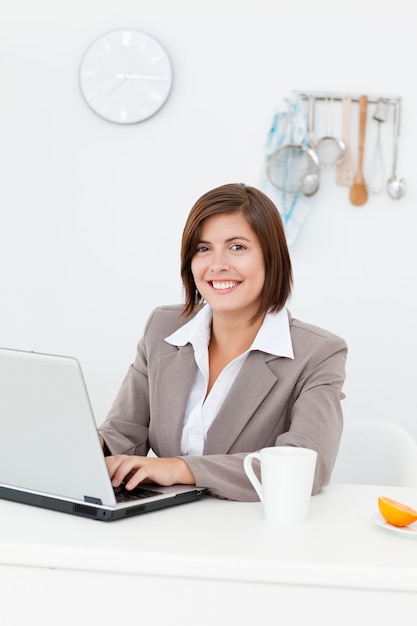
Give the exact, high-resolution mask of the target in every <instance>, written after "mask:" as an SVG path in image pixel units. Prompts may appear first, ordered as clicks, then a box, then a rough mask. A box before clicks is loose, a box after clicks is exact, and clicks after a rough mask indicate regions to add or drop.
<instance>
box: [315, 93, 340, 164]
mask: <svg viewBox="0 0 417 626" xmlns="http://www.w3.org/2000/svg"><path fill="white" fill-rule="evenodd" d="M326 104H327V115H326V130H325V132H326V134H325V136H324V137H321V139H319V140H318V142H317V146H316V152H317V156H318V157H319V161H320V163H321V164H322V165H324V166H325V167H329V168H330V167H333V166H334V165H337V164H338V163H340V162H341V161H342V159H343V157H344V156H345V151H346V145H345V142H344V141H342V139H337V138H336V137H334V136H333V121H334V120H333V114H334V101H333V99H330V98H328V99H327V101H326Z"/></svg>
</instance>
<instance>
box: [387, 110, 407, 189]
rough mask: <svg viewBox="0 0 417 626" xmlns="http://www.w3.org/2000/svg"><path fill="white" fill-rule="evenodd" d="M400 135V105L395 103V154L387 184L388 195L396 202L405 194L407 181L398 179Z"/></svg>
mask: <svg viewBox="0 0 417 626" xmlns="http://www.w3.org/2000/svg"><path fill="white" fill-rule="evenodd" d="M399 134H400V103H399V101H398V102H396V103H395V110H394V143H393V145H394V148H393V150H394V154H393V160H392V173H391V178H389V179H388V182H387V191H388V194H389V195H390V196H391V198H393V199H394V200H399V199H400V198H401V197H402V196H403V195H404V194H405V180H404V178H397V153H398V137H399Z"/></svg>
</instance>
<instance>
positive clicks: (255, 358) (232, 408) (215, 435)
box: [204, 351, 277, 454]
mask: <svg viewBox="0 0 417 626" xmlns="http://www.w3.org/2000/svg"><path fill="white" fill-rule="evenodd" d="M276 358H277V357H274V356H272V355H268V354H265V353H263V352H257V351H254V352H251V353H250V354H249V355H248V358H247V359H246V361H245V363H244V365H243V367H242V369H241V370H240V372H239V374H238V376H237V378H236V380H235V382H234V384H233V386H232V388H231V389H230V391H229V393H228V395H227V397H226V399H225V401H224V403H223V404H222V406H221V407H220V410H219V412H218V414H217V416H216V419H215V420H214V422H213V424H212V425H211V427H210V429H209V431H208V433H207V439H206V445H205V448H204V454H227V453H228V452H229V450H230V448H231V447H232V445H233V443H234V442H235V440H236V439H237V437H238V436H239V435H240V433H241V432H242V430H243V428H244V427H245V426H246V424H247V423H248V421H249V420H250V418H251V416H252V415H253V413H254V412H255V411H256V409H257V408H258V407H259V406H260V404H261V402H262V400H263V399H264V398H265V396H266V395H267V394H268V393H269V391H270V390H271V388H272V387H273V386H274V385H275V384H276V382H277V377H276V376H275V374H274V373H273V372H272V371H271V370H270V368H269V367H268V365H267V361H270V360H271V359H276ZM248 391H249V393H248Z"/></svg>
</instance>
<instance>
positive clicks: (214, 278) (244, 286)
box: [191, 212, 265, 318]
mask: <svg viewBox="0 0 417 626" xmlns="http://www.w3.org/2000/svg"><path fill="white" fill-rule="evenodd" d="M191 271H192V273H193V277H194V281H195V284H196V287H197V289H198V291H199V292H200V294H201V296H202V297H203V298H204V300H205V301H206V302H207V303H208V304H210V306H211V307H212V309H213V313H238V314H239V315H245V316H247V317H248V318H250V317H252V316H254V315H255V314H256V313H257V311H258V308H259V301H260V296H261V293H262V289H263V286H264V282H265V264H264V258H263V254H262V249H261V246H260V243H259V240H258V237H257V235H256V234H255V233H254V231H253V230H252V228H251V227H250V226H249V224H248V222H247V220H246V218H245V216H244V215H243V214H242V213H240V212H233V213H223V214H220V215H213V216H212V217H208V218H207V219H205V220H204V221H203V223H202V226H201V234H200V241H199V243H198V244H197V249H196V251H195V254H194V257H193V259H192V261H191Z"/></svg>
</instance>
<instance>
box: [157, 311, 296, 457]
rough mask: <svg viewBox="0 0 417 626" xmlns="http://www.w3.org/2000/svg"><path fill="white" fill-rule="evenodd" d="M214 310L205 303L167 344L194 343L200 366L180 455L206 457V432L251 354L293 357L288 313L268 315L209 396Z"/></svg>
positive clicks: (281, 312)
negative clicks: (209, 358)
mask: <svg viewBox="0 0 417 626" xmlns="http://www.w3.org/2000/svg"><path fill="white" fill-rule="evenodd" d="M211 320H212V310H211V307H210V306H209V305H208V304H206V305H205V306H204V307H203V308H202V309H201V310H200V311H199V312H198V313H197V315H196V316H195V317H193V319H192V320H190V321H189V322H187V324H184V326H182V327H181V328H179V329H178V330H177V331H175V332H174V333H173V334H172V335H170V336H169V337H165V341H166V342H167V343H170V344H171V345H174V346H185V345H186V344H187V343H191V345H192V346H193V348H194V358H195V361H196V363H197V367H198V370H197V374H196V377H195V381H194V384H193V387H192V389H191V392H190V396H189V398H188V403H187V406H186V409H185V415H184V426H183V431H182V437H181V454H183V455H186V454H203V451H204V445H205V441H206V436H207V431H208V430H209V428H210V426H211V424H212V423H213V421H214V419H215V417H216V415H217V413H218V411H219V409H220V407H221V405H222V404H223V402H224V400H225V398H226V396H227V394H228V392H229V389H230V388H231V386H232V384H233V383H234V381H235V379H236V377H237V375H238V373H239V371H240V369H241V367H242V365H243V363H244V362H245V360H246V358H247V356H248V354H249V352H251V351H252V350H260V351H262V352H267V353H268V354H273V355H275V356H282V357H287V358H290V359H293V358H294V352H293V347H292V342H291V334H290V325H289V321H288V315H287V311H286V310H285V309H282V310H281V311H279V312H278V313H267V314H266V316H265V319H264V321H263V323H262V326H261V327H260V329H259V330H258V333H257V335H256V337H255V339H254V340H253V343H252V345H251V346H250V348H249V349H248V350H246V352H244V353H243V354H241V355H240V356H238V357H236V358H235V359H233V361H231V362H230V363H229V364H228V365H227V366H226V367H225V368H224V370H223V371H222V372H221V373H220V375H219V376H218V378H217V380H216V381H215V383H214V385H213V387H212V388H211V390H210V393H209V394H208V395H207V397H206V393H207V385H208V379H209V360H208V345H209V342H210V333H211Z"/></svg>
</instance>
